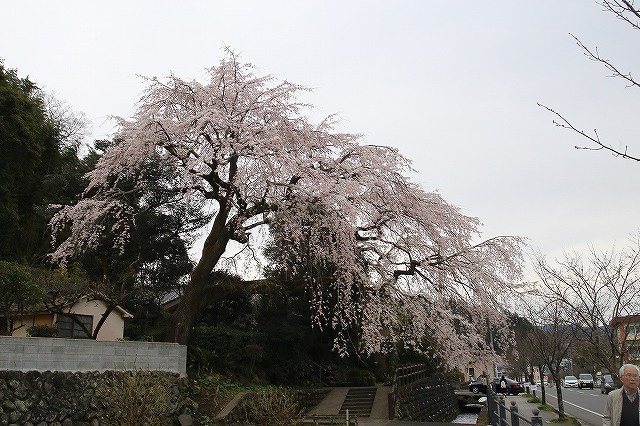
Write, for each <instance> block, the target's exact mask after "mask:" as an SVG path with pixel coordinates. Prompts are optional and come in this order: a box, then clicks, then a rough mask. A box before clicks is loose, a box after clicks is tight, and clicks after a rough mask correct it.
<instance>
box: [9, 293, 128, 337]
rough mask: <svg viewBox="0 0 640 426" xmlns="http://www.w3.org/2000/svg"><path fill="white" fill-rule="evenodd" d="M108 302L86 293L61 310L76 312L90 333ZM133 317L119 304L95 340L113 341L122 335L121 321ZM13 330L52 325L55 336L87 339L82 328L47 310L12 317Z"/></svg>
mask: <svg viewBox="0 0 640 426" xmlns="http://www.w3.org/2000/svg"><path fill="white" fill-rule="evenodd" d="M106 309H107V304H106V303H105V302H104V301H102V300H89V298H88V297H87V296H83V297H81V298H80V299H79V300H78V301H77V302H76V303H74V304H73V305H71V306H67V307H65V309H64V312H69V313H72V314H74V315H75V317H76V318H78V319H79V320H80V321H81V322H82V323H83V324H84V325H85V326H86V327H87V328H88V329H89V330H91V331H92V332H93V330H94V329H95V328H94V327H95V326H96V325H97V324H98V322H99V321H100V319H101V317H102V314H103V313H104V312H105V311H106ZM127 318H133V315H131V314H130V313H129V312H127V311H125V310H124V309H122V308H120V307H116V309H114V310H113V311H112V312H111V313H110V314H109V316H108V317H107V320H106V321H105V322H104V324H103V325H102V327H101V328H100V330H99V331H98V335H97V337H96V340H105V341H115V340H118V339H122V338H123V336H124V321H125V319H127ZM13 321H14V325H13V328H14V332H13V334H12V336H15V337H26V336H27V329H28V328H29V327H31V326H34V325H45V326H55V327H56V328H57V329H58V337H68V338H88V337H87V335H86V334H85V333H84V331H83V330H82V328H80V326H79V325H78V324H76V323H75V322H74V321H73V320H72V319H71V318H69V317H67V316H64V315H59V314H55V313H52V312H47V311H32V312H25V313H23V314H20V315H18V316H16V317H14V318H13ZM2 333H6V319H5V318H4V317H1V316H0V334H2Z"/></svg>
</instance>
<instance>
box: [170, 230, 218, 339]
mask: <svg viewBox="0 0 640 426" xmlns="http://www.w3.org/2000/svg"><path fill="white" fill-rule="evenodd" d="M216 228H217V227H216V226H215V225H214V227H213V228H212V229H211V232H210V233H209V236H208V237H207V239H206V241H205V243H204V246H203V248H202V256H201V257H200V261H198V264H197V265H196V266H195V268H194V269H193V271H192V272H191V279H190V281H189V284H188V285H187V287H186V289H185V291H184V296H182V300H180V303H179V304H178V308H177V309H176V311H175V313H174V314H173V316H172V318H171V329H170V330H169V338H168V340H169V341H170V342H175V343H179V344H181V345H186V344H187V343H188V342H189V339H190V337H191V329H192V328H193V325H194V322H195V319H196V317H197V316H198V314H199V313H200V309H201V307H202V303H201V302H202V300H204V299H205V298H204V297H203V291H204V289H205V287H206V285H207V282H208V280H209V276H210V275H211V272H212V271H213V268H215V266H216V264H217V263H218V261H219V260H220V258H221V257H222V255H223V254H224V252H225V250H226V248H227V243H228V242H229V234H228V232H227V230H226V228H224V227H222V229H216Z"/></svg>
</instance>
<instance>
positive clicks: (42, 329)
mask: <svg viewBox="0 0 640 426" xmlns="http://www.w3.org/2000/svg"><path fill="white" fill-rule="evenodd" d="M27 336H29V337H58V329H57V328H56V327H52V326H50V325H33V326H31V327H29V328H27Z"/></svg>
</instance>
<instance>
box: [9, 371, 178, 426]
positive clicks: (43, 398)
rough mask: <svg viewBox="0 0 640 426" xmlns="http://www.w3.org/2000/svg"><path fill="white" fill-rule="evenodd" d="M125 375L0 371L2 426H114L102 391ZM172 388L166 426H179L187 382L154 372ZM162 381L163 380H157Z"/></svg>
mask: <svg viewBox="0 0 640 426" xmlns="http://www.w3.org/2000/svg"><path fill="white" fill-rule="evenodd" d="M118 374H126V373H125V372H109V373H100V372H87V373H78V372H76V373H72V372H51V371H47V372H38V371H30V372H20V371H0V425H12V426H13V425H17V426H113V424H114V423H113V420H105V413H106V410H107V409H108V408H109V407H108V404H107V403H106V402H105V399H104V398H102V397H101V394H100V389H102V387H103V386H104V384H105V381H106V380H107V379H108V378H113V377H114V376H116V375H118ZM151 374H156V375H157V377H166V378H167V379H168V380H169V386H170V389H171V391H170V395H168V398H169V399H170V407H171V409H172V410H173V413H172V414H171V415H169V416H167V424H168V425H171V424H176V425H177V424H180V422H179V420H178V418H179V416H180V415H181V414H183V413H185V412H186V411H188V409H189V407H188V406H187V403H188V401H187V402H185V400H184V399H183V397H182V396H181V395H184V394H185V387H186V379H183V378H180V377H179V376H178V375H177V374H170V373H161V372H155V373H151ZM158 380H160V379H158Z"/></svg>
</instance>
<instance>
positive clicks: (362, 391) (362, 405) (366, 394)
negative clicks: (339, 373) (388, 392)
mask: <svg viewBox="0 0 640 426" xmlns="http://www.w3.org/2000/svg"><path fill="white" fill-rule="evenodd" d="M376 391H377V389H376V388H375V387H366V388H350V389H349V392H347V396H346V397H345V399H344V402H343V403H342V406H341V407H340V414H346V412H347V410H349V414H350V415H353V416H358V417H369V415H370V414H371V409H372V408H373V401H374V400H375V397H376Z"/></svg>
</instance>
